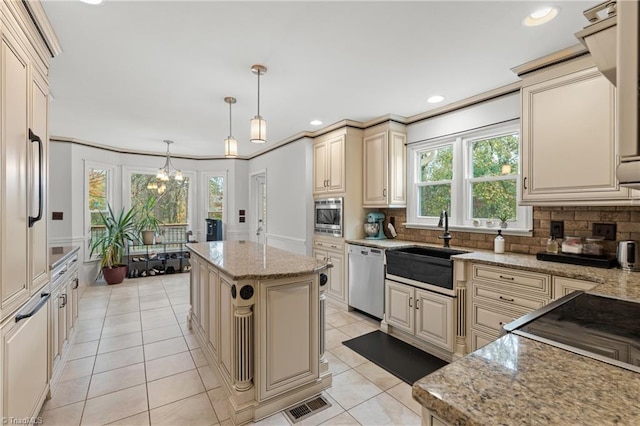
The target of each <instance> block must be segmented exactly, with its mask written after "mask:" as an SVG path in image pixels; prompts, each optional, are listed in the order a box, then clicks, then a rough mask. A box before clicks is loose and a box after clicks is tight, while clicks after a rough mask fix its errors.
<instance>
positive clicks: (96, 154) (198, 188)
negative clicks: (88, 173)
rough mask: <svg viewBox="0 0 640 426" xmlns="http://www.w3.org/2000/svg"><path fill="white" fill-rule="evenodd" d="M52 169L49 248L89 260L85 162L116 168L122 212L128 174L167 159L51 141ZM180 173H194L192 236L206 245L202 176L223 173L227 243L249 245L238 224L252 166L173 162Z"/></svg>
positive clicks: (88, 271)
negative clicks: (56, 215)
mask: <svg viewBox="0 0 640 426" xmlns="http://www.w3.org/2000/svg"><path fill="white" fill-rule="evenodd" d="M49 158H50V167H49V182H50V185H49V211H48V212H47V215H48V220H49V222H48V225H49V229H48V233H49V246H62V245H75V246H80V250H81V251H80V258H81V259H86V258H87V257H88V256H86V254H87V253H88V249H87V246H88V241H87V240H86V236H87V234H88V229H89V225H88V224H87V223H85V203H86V200H85V176H84V170H85V162H87V161H90V162H96V163H102V164H106V165H112V166H114V173H113V176H112V184H113V185H112V187H113V193H112V199H111V204H112V207H113V208H114V209H116V210H119V209H120V208H121V207H122V203H123V200H124V198H125V197H123V182H122V176H123V169H127V168H141V169H152V170H157V169H158V167H160V166H162V165H163V164H164V157H161V156H145V155H132V154H121V153H117V152H112V151H108V150H103V149H98V148H93V147H88V146H84V145H79V144H72V143H66V142H56V141H52V142H51V143H50V153H49ZM172 163H173V165H174V166H175V167H177V168H179V169H181V170H183V172H185V173H191V175H192V176H193V177H194V181H195V182H194V183H195V186H194V187H192V188H193V191H192V196H193V197H195V199H194V200H192V203H193V204H192V211H191V215H192V216H191V223H192V226H193V228H192V231H193V232H194V234H195V235H196V238H197V239H198V240H199V241H204V240H205V234H206V226H205V211H206V210H205V209H206V205H205V201H204V192H203V191H204V190H203V189H202V186H203V185H202V181H203V175H204V174H205V173H207V172H224V173H225V174H226V182H227V188H226V190H227V206H226V211H225V217H224V231H225V236H226V238H228V239H246V238H247V237H248V232H247V224H240V223H238V218H237V214H234V212H236V213H237V210H238V209H242V208H246V206H247V201H248V196H247V193H248V186H247V163H248V162H247V161H245V160H231V159H220V160H201V161H199V160H187V159H179V158H178V159H172ZM51 211H61V212H63V213H64V220H63V221H52V220H51ZM97 268H98V265H97V264H96V262H86V263H85V264H84V268H81V270H80V280H81V282H89V281H93V279H94V278H95V277H96V275H97V271H98V269H97Z"/></svg>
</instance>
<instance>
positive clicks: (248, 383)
mask: <svg viewBox="0 0 640 426" xmlns="http://www.w3.org/2000/svg"><path fill="white" fill-rule="evenodd" d="M236 292H237V289H236V285H235V284H234V285H233V286H232V287H231V296H232V297H233V372H232V377H231V379H232V381H233V387H234V389H235V390H236V391H238V392H245V391H248V390H249V389H251V388H252V387H253V363H254V356H253V354H254V345H253V328H254V321H253V306H254V298H253V295H254V290H253V286H252V285H249V284H246V285H242V287H241V288H240V291H239V292H238V293H239V294H236ZM237 296H239V297H237Z"/></svg>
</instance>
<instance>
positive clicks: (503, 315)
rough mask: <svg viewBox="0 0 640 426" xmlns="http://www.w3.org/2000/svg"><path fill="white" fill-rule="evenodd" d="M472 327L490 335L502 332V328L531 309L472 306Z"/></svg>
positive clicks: (476, 304)
mask: <svg viewBox="0 0 640 426" xmlns="http://www.w3.org/2000/svg"><path fill="white" fill-rule="evenodd" d="M471 309H472V312H471V327H473V328H476V327H480V328H481V329H484V330H487V331H488V332H489V333H491V332H493V333H498V334H500V332H501V331H502V326H503V325H505V324H508V323H510V322H511V321H513V320H515V319H517V318H520V317H521V316H523V315H526V314H527V313H529V312H530V310H529V309H503V308H500V307H497V306H492V305H489V304H482V303H476V302H475V301H474V302H473V303H472V304H471Z"/></svg>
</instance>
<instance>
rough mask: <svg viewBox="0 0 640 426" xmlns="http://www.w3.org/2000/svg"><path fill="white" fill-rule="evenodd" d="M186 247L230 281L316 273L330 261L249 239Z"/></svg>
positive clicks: (326, 266)
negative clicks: (226, 276)
mask: <svg viewBox="0 0 640 426" xmlns="http://www.w3.org/2000/svg"><path fill="white" fill-rule="evenodd" d="M187 248H188V249H189V250H191V251H192V252H194V253H196V254H198V255H199V256H201V257H203V258H204V259H205V260H206V261H208V262H209V263H211V264H212V265H213V266H215V267H216V268H218V269H220V270H221V271H222V272H224V273H225V274H227V275H229V276H230V277H231V279H233V280H258V279H277V278H286V277H295V276H301V275H309V274H316V273H319V272H321V271H323V270H325V269H327V268H329V267H331V265H330V264H328V263H327V262H323V261H321V260H318V259H316V258H313V257H309V256H301V255H299V254H295V253H291V252H288V251H285V250H280V249H277V248H274V247H270V246H267V245H264V244H256V243H254V242H251V241H211V242H206V243H189V244H187Z"/></svg>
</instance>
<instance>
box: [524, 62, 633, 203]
mask: <svg viewBox="0 0 640 426" xmlns="http://www.w3.org/2000/svg"><path fill="white" fill-rule="evenodd" d="M589 65H591V62H589V60H588V58H583V59H579V60H576V61H572V62H568V63H566V64H562V65H558V66H556V67H554V68H552V69H551V70H543V71H540V72H538V73H533V74H532V75H531V76H529V77H527V76H525V78H523V87H522V90H521V102H522V117H521V127H522V132H521V139H522V152H521V164H522V171H521V176H522V191H521V194H522V200H521V204H523V205H581V204H584V205H593V204H610V205H615V204H628V203H629V202H630V192H629V190H628V189H626V188H621V187H620V186H619V185H618V180H617V178H616V167H617V164H618V148H617V142H616V131H615V121H616V120H615V115H616V113H615V104H616V100H615V94H616V89H615V87H614V86H613V85H612V84H611V83H610V82H609V81H608V80H607V79H606V78H605V77H604V76H603V75H602V74H601V73H600V72H599V71H598V69H597V68H595V67H590V66H589ZM568 159H574V161H570V160H569V161H568Z"/></svg>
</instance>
